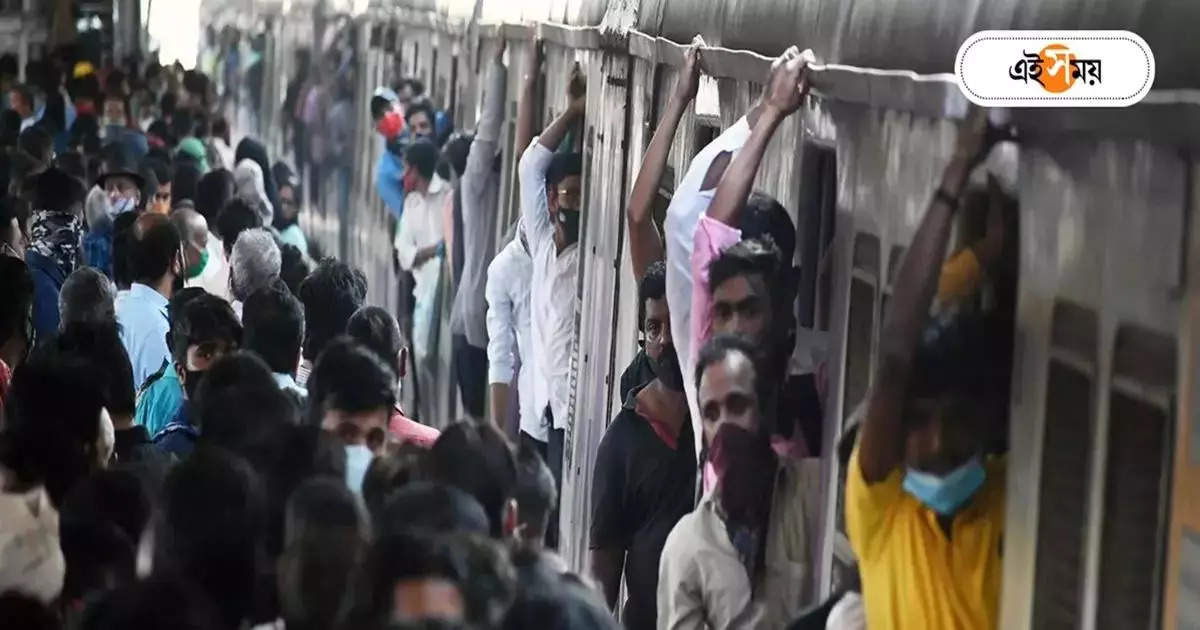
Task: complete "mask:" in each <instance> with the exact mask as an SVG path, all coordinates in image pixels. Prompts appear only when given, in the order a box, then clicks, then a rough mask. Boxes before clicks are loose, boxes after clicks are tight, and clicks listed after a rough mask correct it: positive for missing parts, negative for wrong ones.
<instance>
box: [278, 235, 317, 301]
mask: <svg viewBox="0 0 1200 630" xmlns="http://www.w3.org/2000/svg"><path fill="white" fill-rule="evenodd" d="M310 273H312V267H311V266H310V265H309V262H308V259H307V258H305V257H304V254H303V253H302V252H301V251H300V248H299V247H296V246H295V245H292V244H291V243H280V244H279V279H280V280H282V281H283V283H284V284H285V285H286V286H287V289H288V291H290V292H291V293H292V295H298V294H299V293H300V284H301V283H303V282H304V279H305V278H307V277H308V274H310Z"/></svg>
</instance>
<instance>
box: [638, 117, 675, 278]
mask: <svg viewBox="0 0 1200 630" xmlns="http://www.w3.org/2000/svg"><path fill="white" fill-rule="evenodd" d="M686 109H687V102H686V101H684V100H683V99H682V98H680V97H679V96H677V95H676V96H672V97H671V101H670V102H669V103H668V104H667V111H666V113H664V114H663V118H662V120H660V121H659V122H658V128H657V129H655V130H654V137H652V138H651V139H650V146H649V147H647V148H646V155H645V157H644V158H643V159H642V167H641V169H640V170H639V171H638V176H637V179H636V180H635V181H634V182H633V193H632V194H630V196H629V244H630V249H631V250H632V251H631V258H632V259H633V274H634V278H641V277H642V276H643V275H645V274H646V268H647V267H649V266H650V263H652V262H654V261H656V260H662V258H663V242H662V236H661V235H659V233H658V230H657V229H655V227H654V218H653V216H652V214H651V209H652V208H653V207H654V198H655V196H656V195H657V194H658V184H659V182H661V181H662V177H663V172H664V171H666V168H667V156H668V155H670V153H671V142H672V141H673V140H674V139H675V132H676V130H677V129H678V128H679V121H680V120H681V119H682V118H683V113H684V111H685V110H686Z"/></svg>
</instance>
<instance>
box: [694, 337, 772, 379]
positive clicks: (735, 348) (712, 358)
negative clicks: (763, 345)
mask: <svg viewBox="0 0 1200 630" xmlns="http://www.w3.org/2000/svg"><path fill="white" fill-rule="evenodd" d="M735 353H740V354H743V355H745V356H746V358H747V359H749V360H750V361H751V362H752V363H754V365H755V372H756V374H755V377H756V378H757V376H758V374H757V370H758V363H757V357H758V349H757V348H755V347H754V345H753V344H752V343H750V342H749V341H747V340H746V339H743V338H742V337H741V336H738V335H730V334H721V335H716V336H714V337H712V338H711V339H709V340H708V341H707V342H706V343H705V344H704V346H703V347H702V348H700V354H699V356H698V358H697V359H696V389H697V390H698V389H700V379H701V378H702V377H703V376H704V371H705V370H707V369H708V367H709V366H710V365H712V364H714V363H720V362H721V361H724V360H725V357H728V356H729V355H731V354H735Z"/></svg>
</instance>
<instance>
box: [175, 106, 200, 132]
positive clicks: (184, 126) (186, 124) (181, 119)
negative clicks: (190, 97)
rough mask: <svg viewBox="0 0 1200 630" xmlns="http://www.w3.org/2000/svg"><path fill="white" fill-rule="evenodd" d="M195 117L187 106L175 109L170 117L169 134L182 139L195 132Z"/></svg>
mask: <svg viewBox="0 0 1200 630" xmlns="http://www.w3.org/2000/svg"><path fill="white" fill-rule="evenodd" d="M195 127H196V119H195V117H194V116H192V110H191V109H189V108H187V107H181V108H179V109H176V110H175V115H174V116H172V117H171V134H172V135H174V136H175V137H176V138H177V139H180V140H182V139H183V138H186V137H187V136H190V135H192V133H193V132H195Z"/></svg>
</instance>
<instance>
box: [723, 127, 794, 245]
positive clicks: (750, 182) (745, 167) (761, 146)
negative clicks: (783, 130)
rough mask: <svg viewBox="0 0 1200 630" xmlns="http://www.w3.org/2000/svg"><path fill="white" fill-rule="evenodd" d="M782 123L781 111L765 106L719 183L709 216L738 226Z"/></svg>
mask: <svg viewBox="0 0 1200 630" xmlns="http://www.w3.org/2000/svg"><path fill="white" fill-rule="evenodd" d="M781 122H783V115H782V113H781V112H779V111H778V110H775V109H772V108H765V110H764V111H763V112H762V114H761V115H759V116H756V124H755V125H754V127H753V128H752V130H751V132H750V138H749V139H748V140H747V141H746V145H745V146H743V147H742V150H741V151H738V153H737V156H736V157H734V159H733V162H731V163H730V164H729V168H728V169H726V171H725V175H724V177H722V178H721V184H720V185H719V186H717V192H716V195H714V197H713V202H712V205H710V206H709V208H708V216H709V218H710V219H714V220H716V221H720V222H722V223H724V224H726V225H737V223H738V218H739V215H740V214H741V211H742V207H743V206H744V205H746V198H747V197H749V196H750V190H751V189H752V188H753V187H754V176H755V175H756V174H757V173H758V167H759V166H760V165H761V164H762V159H763V155H764V154H765V153H766V150H767V144H768V143H770V142H771V137H772V136H774V135H775V130H777V129H778V128H779V124H780V123H781Z"/></svg>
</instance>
